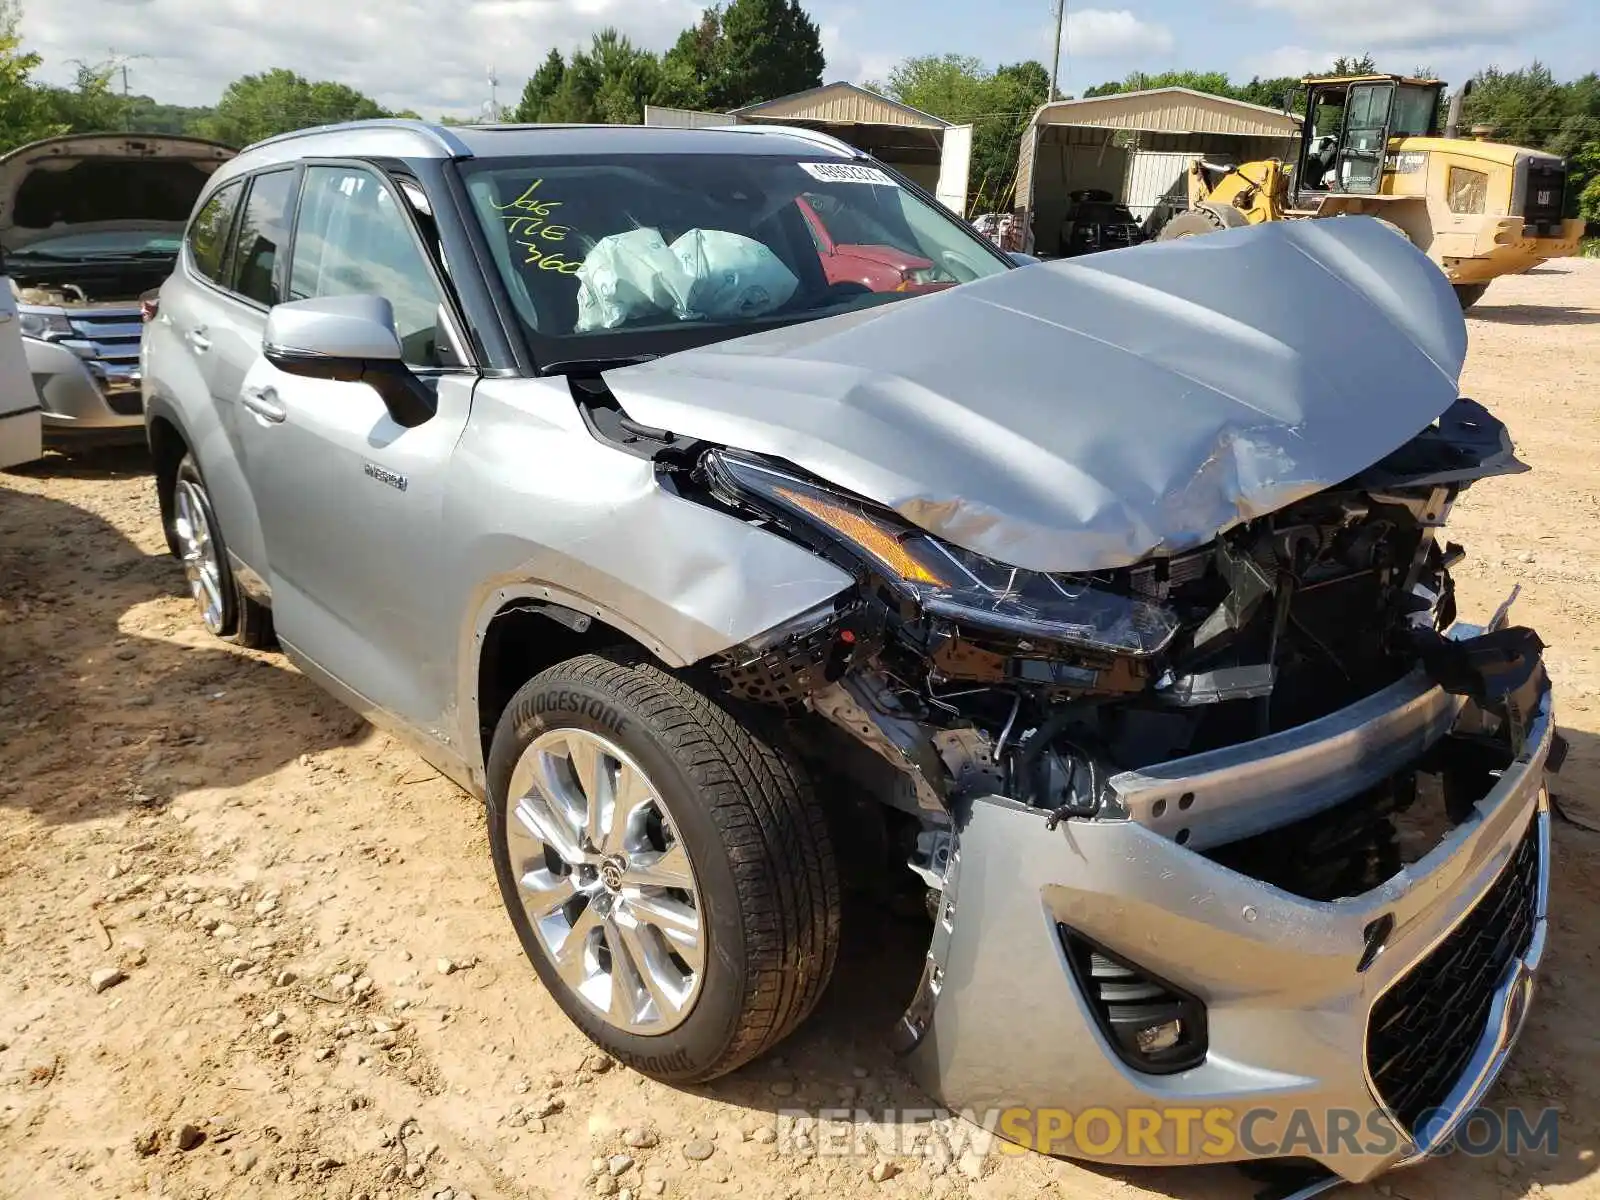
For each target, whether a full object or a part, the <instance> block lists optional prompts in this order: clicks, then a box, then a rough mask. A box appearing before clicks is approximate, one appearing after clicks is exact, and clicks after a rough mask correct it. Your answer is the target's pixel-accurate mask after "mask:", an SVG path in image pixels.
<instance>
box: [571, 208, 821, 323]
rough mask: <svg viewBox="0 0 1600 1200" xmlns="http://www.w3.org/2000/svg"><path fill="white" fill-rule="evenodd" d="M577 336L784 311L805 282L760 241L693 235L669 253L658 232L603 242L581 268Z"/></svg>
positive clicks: (715, 233) (716, 232) (711, 232)
mask: <svg viewBox="0 0 1600 1200" xmlns="http://www.w3.org/2000/svg"><path fill="white" fill-rule="evenodd" d="M577 275H578V281H579V282H578V319H577V322H576V324H575V326H574V328H575V329H576V331H577V332H579V333H586V332H592V331H594V330H599V329H616V328H618V327H619V326H622V325H624V324H626V323H628V322H629V321H638V320H649V319H651V318H652V317H654V318H658V319H667V318H676V319H678V320H680V321H702V320H712V321H727V320H734V319H737V318H740V317H759V316H763V315H765V314H766V313H769V312H771V311H772V310H773V309H775V308H779V307H781V306H782V305H783V304H785V303H786V302H787V301H788V299H789V297H790V296H792V295H794V292H795V289H796V288H797V287H799V285H800V281H799V280H798V279H796V278H795V276H794V273H793V272H792V271H790V270H789V268H788V267H786V266H784V265H783V263H782V262H780V261H779V259H778V256H777V255H775V254H774V253H773V252H772V251H771V250H769V249H768V248H767V247H766V246H764V245H762V244H761V243H760V242H758V241H756V240H755V239H754V238H747V237H744V236H743V235H742V234H737V233H728V232H726V231H724V230H720V229H691V230H689V232H687V233H685V234H684V235H683V236H682V237H680V238H678V240H677V241H675V242H673V243H672V245H671V246H668V245H667V244H666V241H665V240H664V239H663V238H662V236H661V234H660V233H658V232H657V231H656V230H654V229H631V230H629V231H628V232H627V233H617V234H612V235H611V236H609V237H604V238H601V239H600V240H599V241H598V242H596V243H595V246H594V249H593V250H591V251H589V253H588V255H587V256H585V258H584V260H583V265H582V266H581V267H580V268H579V269H578V272H577Z"/></svg>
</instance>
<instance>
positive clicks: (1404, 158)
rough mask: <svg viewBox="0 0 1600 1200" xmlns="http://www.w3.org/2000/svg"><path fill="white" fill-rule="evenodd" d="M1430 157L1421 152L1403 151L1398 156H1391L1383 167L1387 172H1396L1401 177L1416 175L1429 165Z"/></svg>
mask: <svg viewBox="0 0 1600 1200" xmlns="http://www.w3.org/2000/svg"><path fill="white" fill-rule="evenodd" d="M1427 161H1428V156H1427V155H1426V154H1424V153H1423V152H1422V151H1421V150H1402V151H1401V152H1400V153H1398V154H1391V155H1389V157H1388V158H1387V159H1386V160H1385V162H1384V164H1383V166H1384V169H1385V170H1387V171H1394V172H1395V173H1396V174H1399V175H1414V174H1416V173H1417V172H1418V171H1420V170H1422V168H1423V167H1424V166H1425V165H1426V164H1427Z"/></svg>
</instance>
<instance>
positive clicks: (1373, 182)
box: [1336, 83, 1394, 196]
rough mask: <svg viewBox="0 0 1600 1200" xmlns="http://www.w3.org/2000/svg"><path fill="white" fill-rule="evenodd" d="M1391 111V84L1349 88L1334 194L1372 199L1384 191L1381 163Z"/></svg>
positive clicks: (1392, 93) (1392, 94) (1386, 146)
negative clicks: (1338, 192)
mask: <svg viewBox="0 0 1600 1200" xmlns="http://www.w3.org/2000/svg"><path fill="white" fill-rule="evenodd" d="M1393 109H1394V84H1392V83H1356V84H1352V85H1351V86H1350V100H1349V103H1348V104H1346V105H1345V110H1344V135H1343V137H1342V139H1341V141H1340V144H1339V161H1338V166H1337V168H1336V169H1337V172H1338V175H1337V184H1336V190H1338V191H1340V192H1347V193H1350V194H1351V195H1357V196H1371V195H1375V194H1376V193H1377V192H1378V191H1379V190H1380V189H1381V188H1382V187H1383V163H1384V159H1385V158H1387V157H1388V153H1389V119H1390V114H1391V113H1392V111H1393Z"/></svg>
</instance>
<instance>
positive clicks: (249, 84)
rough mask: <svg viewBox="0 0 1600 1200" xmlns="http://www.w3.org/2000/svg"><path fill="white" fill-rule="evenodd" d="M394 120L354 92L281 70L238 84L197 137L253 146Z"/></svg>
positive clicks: (232, 85)
mask: <svg viewBox="0 0 1600 1200" xmlns="http://www.w3.org/2000/svg"><path fill="white" fill-rule="evenodd" d="M390 115H392V114H390V112H389V111H388V110H387V109H385V108H383V107H382V106H381V105H379V104H378V102H377V101H375V100H373V99H372V98H371V97H369V96H364V95H362V94H361V93H360V92H358V91H356V90H355V89H354V88H351V87H347V86H345V85H344V84H342V83H331V82H328V81H325V80H319V81H312V80H308V79H306V78H304V77H303V76H301V75H298V74H296V73H295V72H293V71H290V70H286V69H285V68H283V67H278V68H275V69H274V70H271V71H267V72H265V73H263V74H261V75H245V76H243V77H242V78H239V79H235V80H234V81H233V82H232V83H230V84H229V85H228V87H227V90H226V91H224V92H223V93H222V99H220V100H218V101H217V106H216V108H215V109H214V110H213V112H212V113H211V115H209V116H207V117H204V118H202V119H201V120H200V121H199V122H197V131H198V132H199V133H200V134H201V135H202V136H204V137H209V138H213V139H215V140H216V141H219V142H226V143H228V144H229V145H232V146H248V145H249V144H250V143H252V142H259V141H260V140H261V139H262V138H268V137H273V136H274V135H276V134H280V133H288V132H290V131H291V130H295V129H307V128H309V127H311V126H313V125H331V124H335V123H337V122H339V121H358V120H363V119H369V118H373V117H387V116H390Z"/></svg>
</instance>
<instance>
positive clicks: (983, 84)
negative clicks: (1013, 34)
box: [868, 54, 1050, 211]
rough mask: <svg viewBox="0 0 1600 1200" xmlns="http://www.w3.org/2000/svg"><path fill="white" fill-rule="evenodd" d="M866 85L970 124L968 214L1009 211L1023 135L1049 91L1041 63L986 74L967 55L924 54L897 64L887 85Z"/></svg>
mask: <svg viewBox="0 0 1600 1200" xmlns="http://www.w3.org/2000/svg"><path fill="white" fill-rule="evenodd" d="M868 86H869V87H871V88H873V89H874V90H875V91H880V92H883V93H884V94H885V95H888V96H892V97H893V98H894V99H896V100H898V101H900V103H902V104H909V105H910V106H911V107H912V108H920V109H921V110H922V111H923V112H926V113H931V114H933V115H934V116H936V117H942V118H943V119H944V120H946V121H949V122H951V123H952V124H956V125H971V126H972V165H971V170H970V174H969V176H968V178H969V180H970V181H971V182H970V186H969V193H968V197H967V201H968V204H969V206H970V208H969V211H991V210H995V209H1004V208H1009V207H1010V206H1011V196H1012V192H1013V190H1014V189H1015V187H1016V180H1017V153H1018V150H1019V148H1020V146H1021V143H1022V131H1023V129H1024V128H1026V127H1027V124H1028V122H1029V121H1030V120H1032V118H1033V114H1034V113H1035V112H1036V111H1038V108H1039V106H1040V105H1041V104H1043V103H1044V102H1045V97H1046V96H1048V95H1049V92H1050V76H1049V73H1048V72H1047V71H1046V70H1045V69H1044V67H1043V65H1042V64H1040V63H1037V62H1021V63H1013V64H1011V65H1009V66H1003V67H1000V68H999V69H997V70H994V71H990V70H989V69H988V68H987V67H985V66H984V64H983V63H982V62H981V61H980V60H978V59H976V58H973V57H971V56H970V55H964V54H945V55H924V56H921V57H917V58H908V59H904V60H902V61H901V62H900V63H898V64H897V65H896V66H895V68H894V69H893V70H892V71H890V73H889V79H888V81H887V82H885V83H873V84H869V85H868Z"/></svg>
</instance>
